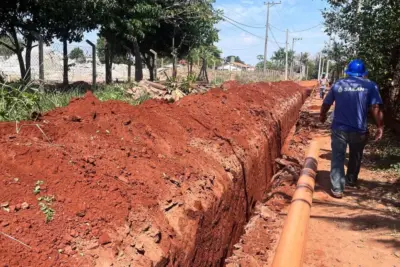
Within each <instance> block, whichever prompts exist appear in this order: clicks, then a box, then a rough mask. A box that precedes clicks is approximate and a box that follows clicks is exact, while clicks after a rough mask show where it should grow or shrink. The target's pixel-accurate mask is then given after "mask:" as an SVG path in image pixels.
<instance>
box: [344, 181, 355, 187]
mask: <svg viewBox="0 0 400 267" xmlns="http://www.w3.org/2000/svg"><path fill="white" fill-rule="evenodd" d="M346 186H348V187H353V188H357V183H354V182H353V183H352V182H346Z"/></svg>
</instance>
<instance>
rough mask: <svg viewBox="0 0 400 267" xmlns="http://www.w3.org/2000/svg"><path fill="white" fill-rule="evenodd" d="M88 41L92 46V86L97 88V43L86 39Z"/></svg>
mask: <svg viewBox="0 0 400 267" xmlns="http://www.w3.org/2000/svg"><path fill="white" fill-rule="evenodd" d="M86 43H88V44H89V45H90V46H91V47H92V61H93V62H92V70H93V74H92V88H96V76H97V71H96V45H95V44H94V43H92V42H91V41H89V40H86Z"/></svg>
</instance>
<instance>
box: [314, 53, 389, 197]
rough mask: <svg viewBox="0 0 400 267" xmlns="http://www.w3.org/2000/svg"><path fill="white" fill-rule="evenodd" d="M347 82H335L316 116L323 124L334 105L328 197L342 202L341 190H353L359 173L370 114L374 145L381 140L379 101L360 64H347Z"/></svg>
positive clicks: (372, 83)
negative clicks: (348, 188) (331, 196)
mask: <svg viewBox="0 0 400 267" xmlns="http://www.w3.org/2000/svg"><path fill="white" fill-rule="evenodd" d="M346 74H347V75H348V77H347V78H345V79H341V80H338V81H337V82H336V83H335V84H334V85H333V87H332V89H331V90H330V91H329V93H328V94H327V96H326V98H325V100H324V102H323V104H322V107H321V114H320V121H321V122H322V123H325V121H326V119H327V113H328V111H329V109H330V107H331V105H333V103H334V102H335V103H336V105H335V111H334V118H333V122H332V160H331V183H332V195H333V197H335V198H342V197H343V191H344V188H345V186H346V185H347V186H351V187H355V186H356V185H357V180H358V174H359V172H360V167H361V161H362V157H363V151H364V147H365V145H366V143H367V139H368V128H367V116H368V111H370V112H371V113H372V116H373V117H374V119H375V122H376V125H377V127H378V130H377V132H376V135H375V141H379V140H380V139H382V136H383V112H382V110H381V105H382V98H381V96H380V94H379V89H378V86H377V85H376V84H375V83H374V82H372V81H370V80H368V79H366V78H365V77H366V76H367V74H368V72H367V69H366V67H365V65H364V62H363V61H362V60H359V59H356V60H353V61H352V62H350V64H349V65H348V68H347V70H346ZM347 145H349V148H350V156H349V164H348V168H347V175H345V172H344V162H345V158H346V149H347Z"/></svg>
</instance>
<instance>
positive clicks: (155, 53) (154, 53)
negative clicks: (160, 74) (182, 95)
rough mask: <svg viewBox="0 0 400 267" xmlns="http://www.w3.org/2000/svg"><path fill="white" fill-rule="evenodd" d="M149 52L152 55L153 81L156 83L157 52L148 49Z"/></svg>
mask: <svg viewBox="0 0 400 267" xmlns="http://www.w3.org/2000/svg"><path fill="white" fill-rule="evenodd" d="M150 52H151V53H152V54H153V55H154V66H153V67H154V69H153V71H154V81H157V52H156V51H154V50H153V49H150Z"/></svg>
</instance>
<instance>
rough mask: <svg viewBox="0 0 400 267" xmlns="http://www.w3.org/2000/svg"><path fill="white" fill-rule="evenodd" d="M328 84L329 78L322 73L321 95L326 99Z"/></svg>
mask: <svg viewBox="0 0 400 267" xmlns="http://www.w3.org/2000/svg"><path fill="white" fill-rule="evenodd" d="M327 86H328V79H327V78H326V76H325V74H322V78H321V79H320V80H319V96H320V97H321V99H324V96H325V92H326V87H327Z"/></svg>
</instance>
